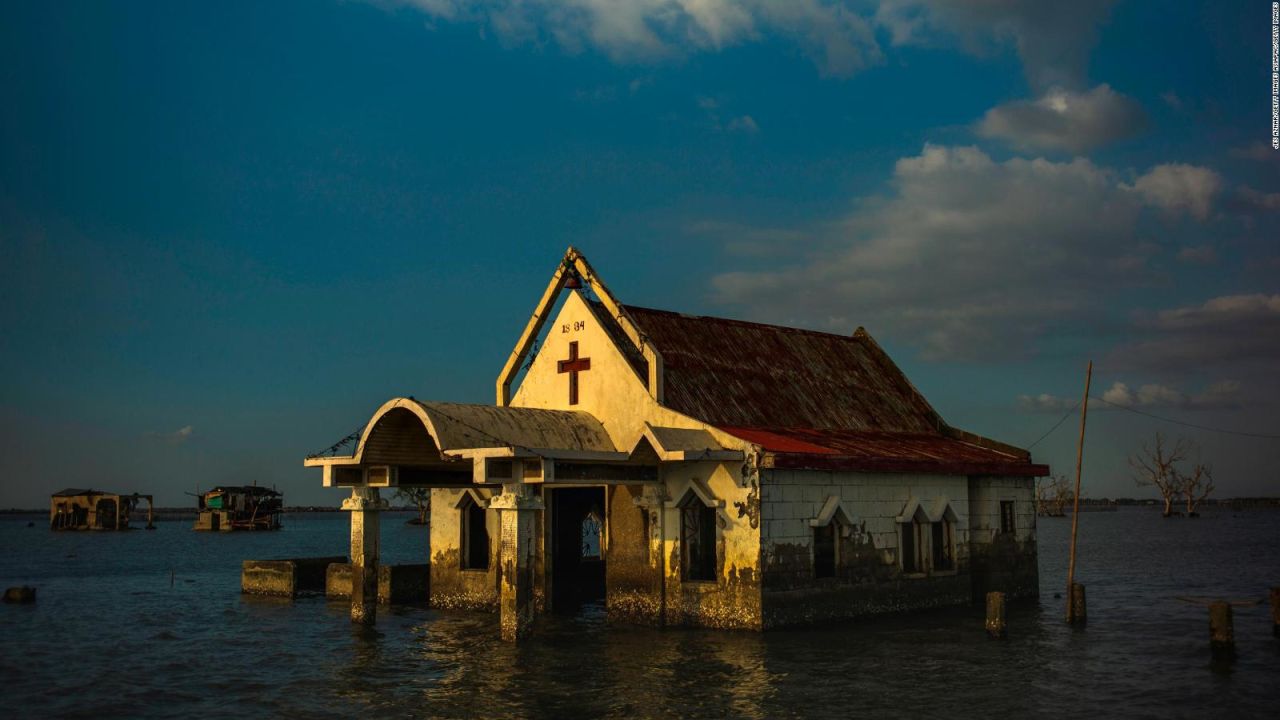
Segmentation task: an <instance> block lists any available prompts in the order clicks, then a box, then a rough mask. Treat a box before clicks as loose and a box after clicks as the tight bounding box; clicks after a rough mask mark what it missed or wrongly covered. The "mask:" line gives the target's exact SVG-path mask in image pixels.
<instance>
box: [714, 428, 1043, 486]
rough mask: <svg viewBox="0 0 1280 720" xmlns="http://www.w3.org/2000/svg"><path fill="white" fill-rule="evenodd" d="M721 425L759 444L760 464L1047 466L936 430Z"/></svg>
mask: <svg viewBox="0 0 1280 720" xmlns="http://www.w3.org/2000/svg"><path fill="white" fill-rule="evenodd" d="M721 430H724V431H725V432H728V433H729V434H731V435H733V436H735V437H740V438H742V439H743V440H746V441H748V442H752V443H755V444H756V445H759V446H761V447H762V448H764V450H765V451H766V452H767V453H768V454H769V456H768V457H766V459H765V462H764V465H765V467H775V468H791V469H800V468H806V469H818V470H861V471H866V472H918V473H940V474H947V475H1021V476H1026V477H1041V476H1044V475H1048V474H1049V468H1048V466H1046V465H1036V464H1033V463H1031V462H1029V461H1028V460H1027V459H1026V457H1025V456H1022V455H1019V454H1018V453H1011V452H1004V451H1001V450H997V449H994V448H990V447H983V446H981V445H976V444H973V443H969V442H965V441H963V440H960V439H957V438H953V437H947V436H946V435H942V434H939V433H898V432H876V431H869V430H852V431H851V430H809V429H803V428H742V427H722V428H721Z"/></svg>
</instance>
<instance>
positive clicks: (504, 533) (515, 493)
mask: <svg viewBox="0 0 1280 720" xmlns="http://www.w3.org/2000/svg"><path fill="white" fill-rule="evenodd" d="M489 507H491V508H494V509H496V510H497V511H498V519H499V521H500V524H501V527H502V530H501V540H500V542H499V546H498V575H499V579H498V584H499V588H500V590H499V603H500V615H499V623H500V625H501V627H502V639H503V640H506V641H508V642H515V641H517V640H519V639H521V638H523V637H525V636H526V635H528V634H529V628H530V627H531V626H532V625H533V608H534V605H533V585H534V580H535V578H534V576H533V562H534V552H535V550H536V547H537V544H536V543H537V534H536V533H537V522H536V521H537V518H538V516H537V514H536V513H539V512H541V511H542V508H543V505H542V499H541V498H539V497H536V496H534V495H533V492H532V488H530V487H529V486H528V485H524V484H522V483H510V484H507V485H503V486H502V494H501V495H495V496H494V497H493V498H492V499H491V500H490V501H489Z"/></svg>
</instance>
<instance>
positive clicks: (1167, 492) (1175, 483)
mask: <svg viewBox="0 0 1280 720" xmlns="http://www.w3.org/2000/svg"><path fill="white" fill-rule="evenodd" d="M1190 451H1191V443H1189V442H1188V441H1187V440H1186V438H1178V439H1177V441H1175V442H1174V444H1173V447H1168V446H1166V445H1165V442H1164V437H1163V436H1161V435H1160V433H1156V440H1155V445H1154V447H1152V446H1148V445H1146V444H1143V446H1142V452H1140V453H1137V454H1135V455H1131V456H1130V457H1129V467H1130V468H1132V470H1133V480H1134V482H1136V483H1137V484H1138V486H1139V487H1147V486H1151V487H1154V488H1155V489H1156V490H1157V491H1158V492H1159V493H1160V496H1161V497H1162V498H1164V516H1165V517H1169V516H1170V515H1173V501H1174V498H1176V497H1177V496H1178V495H1179V494H1180V493H1181V492H1182V482H1181V479H1180V476H1179V474H1178V469H1177V465H1178V463H1180V462H1182V461H1183V460H1185V459H1186V458H1187V454H1188V453H1189V452H1190Z"/></svg>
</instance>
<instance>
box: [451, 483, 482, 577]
mask: <svg viewBox="0 0 1280 720" xmlns="http://www.w3.org/2000/svg"><path fill="white" fill-rule="evenodd" d="M458 512H459V515H460V517H459V519H460V521H461V522H460V524H461V525H462V569H463V570H488V569H489V528H488V525H487V523H486V522H485V511H484V508H483V507H481V506H480V505H479V504H478V503H477V502H476V501H475V498H473V497H472V496H471V494H470V493H468V494H467V495H466V496H465V497H464V498H463V501H462V504H461V505H459V506H458Z"/></svg>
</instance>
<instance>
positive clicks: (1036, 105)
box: [978, 84, 1146, 153]
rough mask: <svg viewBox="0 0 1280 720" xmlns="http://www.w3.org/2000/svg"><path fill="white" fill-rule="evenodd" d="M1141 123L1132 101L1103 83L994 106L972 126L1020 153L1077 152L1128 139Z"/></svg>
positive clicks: (1141, 116)
mask: <svg viewBox="0 0 1280 720" xmlns="http://www.w3.org/2000/svg"><path fill="white" fill-rule="evenodd" d="M1145 122H1146V116H1145V114H1144V113H1143V112H1142V108H1141V107H1140V106H1139V105H1138V104H1137V103H1136V102H1134V101H1133V100H1132V99H1131V98H1128V97H1126V96H1124V95H1121V94H1119V93H1117V92H1115V91H1114V90H1112V89H1111V87H1110V86H1109V85H1105V84H1103V85H1099V86H1097V87H1096V88H1094V89H1092V90H1090V91H1088V92H1079V93H1076V92H1070V91H1068V90H1063V89H1062V88H1054V89H1053V90H1050V91H1049V92H1047V93H1045V94H1044V95H1043V96H1041V97H1040V98H1039V99H1037V100H1018V101H1015V102H1010V103H1005V104H1004V105H998V106H996V107H994V108H991V109H990V110H988V111H987V113H986V115H984V116H983V118H982V120H981V121H980V122H979V123H978V133H979V134H980V135H982V136H984V137H989V138H996V139H999V140H1003V141H1005V142H1007V143H1009V144H1010V145H1013V146H1014V147H1017V148H1021V149H1032V150H1065V151H1067V152H1072V153H1083V152H1086V151H1088V150H1092V149H1093V148H1096V147H1099V146H1101V145H1106V144H1107V143H1110V142H1113V141H1115V140H1119V139H1121V138H1124V137H1128V136H1130V135H1132V134H1133V133H1135V132H1137V131H1138V130H1139V129H1141V127H1142V126H1143V124H1144V123H1145Z"/></svg>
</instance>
